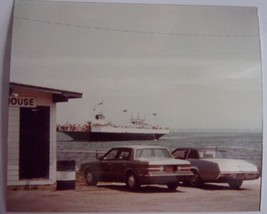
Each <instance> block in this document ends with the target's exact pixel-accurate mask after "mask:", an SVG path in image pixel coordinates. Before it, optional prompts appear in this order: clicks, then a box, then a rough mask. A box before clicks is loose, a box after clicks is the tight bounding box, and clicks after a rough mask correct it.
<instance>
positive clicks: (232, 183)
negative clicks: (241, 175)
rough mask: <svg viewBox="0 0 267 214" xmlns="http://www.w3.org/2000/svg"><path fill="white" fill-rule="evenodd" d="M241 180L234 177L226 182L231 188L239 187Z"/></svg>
mask: <svg viewBox="0 0 267 214" xmlns="http://www.w3.org/2000/svg"><path fill="white" fill-rule="evenodd" d="M242 183H243V181H242V180H236V179H231V180H229V181H228V184H229V186H230V188H231V189H239V188H240V187H241V185H242Z"/></svg>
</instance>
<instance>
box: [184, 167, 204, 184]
mask: <svg viewBox="0 0 267 214" xmlns="http://www.w3.org/2000/svg"><path fill="white" fill-rule="evenodd" d="M192 172H193V173H194V175H193V177H191V178H190V180H189V182H187V183H188V184H189V185H190V186H192V187H199V186H201V185H202V182H201V179H200V175H199V173H198V172H197V171H196V170H193V171H192Z"/></svg>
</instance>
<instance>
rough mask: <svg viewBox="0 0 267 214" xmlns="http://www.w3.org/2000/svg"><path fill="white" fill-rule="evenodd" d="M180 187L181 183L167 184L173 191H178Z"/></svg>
mask: <svg viewBox="0 0 267 214" xmlns="http://www.w3.org/2000/svg"><path fill="white" fill-rule="evenodd" d="M178 186H179V182H176V183H169V184H167V187H168V188H169V190H171V191H176V189H177V187H178Z"/></svg>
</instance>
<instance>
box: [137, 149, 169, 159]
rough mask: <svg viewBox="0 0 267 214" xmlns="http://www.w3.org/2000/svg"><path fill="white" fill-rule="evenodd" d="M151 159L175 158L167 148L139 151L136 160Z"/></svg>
mask: <svg viewBox="0 0 267 214" xmlns="http://www.w3.org/2000/svg"><path fill="white" fill-rule="evenodd" d="M150 158H173V157H172V155H171V153H170V152H169V151H168V150H167V149H165V148H142V149H137V150H136V153H135V159H150Z"/></svg>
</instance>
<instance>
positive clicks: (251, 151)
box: [57, 132, 262, 167]
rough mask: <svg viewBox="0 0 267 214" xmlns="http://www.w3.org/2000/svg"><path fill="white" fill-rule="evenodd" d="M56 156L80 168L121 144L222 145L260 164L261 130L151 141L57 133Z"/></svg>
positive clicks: (231, 153) (173, 135) (232, 153)
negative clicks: (89, 139) (95, 138)
mask: <svg viewBox="0 0 267 214" xmlns="http://www.w3.org/2000/svg"><path fill="white" fill-rule="evenodd" d="M57 137H58V142H57V159H58V160H75V161H76V166H77V167H79V166H80V164H81V163H82V162H86V161H88V160H94V159H95V157H96V151H97V152H98V153H99V154H102V153H103V152H106V151H107V150H109V149H110V148H112V147H113V146H119V145H160V146H164V147H167V148H168V149H169V150H170V151H173V150H174V149H175V148H178V147H197V148H203V147H219V148H222V149H225V150H226V151H227V152H228V155H229V157H230V158H236V159H243V160H247V161H249V162H252V163H254V164H256V165H258V166H261V160H262V133H250V132H248V133H239V132H238V133H237V132H235V133H220V132H219V133H214V132H213V133H208V132H206V133H204V132H199V133H196V132H194V133H193V132H179V133H178V132H177V133H170V134H168V135H166V136H163V137H162V138H160V139H159V140H156V141H154V140H151V141H119V142H118V141H117V142H81V141H71V140H70V138H68V137H67V136H65V135H64V134H62V133H58V136H57Z"/></svg>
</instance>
